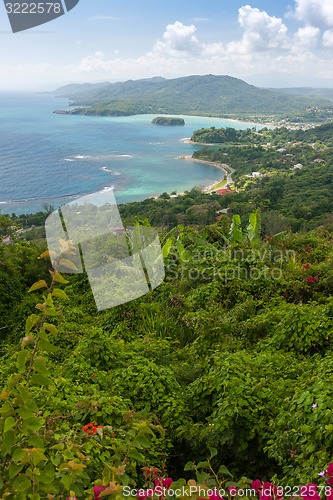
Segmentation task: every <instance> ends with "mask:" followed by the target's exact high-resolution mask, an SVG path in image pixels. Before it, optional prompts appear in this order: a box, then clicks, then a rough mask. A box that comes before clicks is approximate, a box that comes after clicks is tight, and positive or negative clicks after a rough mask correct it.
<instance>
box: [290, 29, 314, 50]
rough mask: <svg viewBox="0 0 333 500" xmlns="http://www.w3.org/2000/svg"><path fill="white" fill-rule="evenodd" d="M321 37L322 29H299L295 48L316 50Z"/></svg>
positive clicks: (295, 39)
mask: <svg viewBox="0 0 333 500" xmlns="http://www.w3.org/2000/svg"><path fill="white" fill-rule="evenodd" d="M319 35H320V29H319V28H315V27H314V26H305V27H304V28H299V29H298V31H297V33H296V35H295V37H294V44H293V48H294V49H296V50H303V49H306V48H314V47H316V45H317V42H318V36H319Z"/></svg>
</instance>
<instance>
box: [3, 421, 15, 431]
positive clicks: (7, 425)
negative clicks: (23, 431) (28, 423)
mask: <svg viewBox="0 0 333 500" xmlns="http://www.w3.org/2000/svg"><path fill="white" fill-rule="evenodd" d="M15 425H16V420H15V418H14V417H7V418H6V420H5V425H4V429H3V432H4V433H6V432H8V431H9V430H10V429H12V428H13V427H14V426H15Z"/></svg>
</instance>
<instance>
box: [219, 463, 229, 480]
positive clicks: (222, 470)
mask: <svg viewBox="0 0 333 500" xmlns="http://www.w3.org/2000/svg"><path fill="white" fill-rule="evenodd" d="M219 474H222V475H223V476H229V477H232V474H231V472H230V471H229V469H227V467H226V466H225V465H221V466H220V468H219Z"/></svg>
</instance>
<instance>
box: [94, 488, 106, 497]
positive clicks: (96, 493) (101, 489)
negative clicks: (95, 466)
mask: <svg viewBox="0 0 333 500" xmlns="http://www.w3.org/2000/svg"><path fill="white" fill-rule="evenodd" d="M106 488H107V487H106V486H94V497H95V498H94V500H100V496H99V495H100V494H101V493H102V491H104V490H105V489H106Z"/></svg>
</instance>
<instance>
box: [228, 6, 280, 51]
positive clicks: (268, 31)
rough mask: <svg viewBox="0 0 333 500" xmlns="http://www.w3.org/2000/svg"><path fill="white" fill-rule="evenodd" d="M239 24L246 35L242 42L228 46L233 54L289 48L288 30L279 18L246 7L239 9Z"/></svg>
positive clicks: (231, 43) (234, 42)
mask: <svg viewBox="0 0 333 500" xmlns="http://www.w3.org/2000/svg"><path fill="white" fill-rule="evenodd" d="M238 22H239V24H240V26H241V27H242V28H243V30H244V34H243V38H242V39H241V40H240V41H233V42H230V43H229V44H228V49H229V51H230V52H232V53H237V52H239V53H249V52H259V51H265V50H268V49H277V48H280V49H284V48H286V47H287V46H288V34H287V33H288V28H287V26H286V25H285V24H284V23H283V21H282V19H280V18H278V17H275V16H270V15H268V14H267V12H265V11H261V10H259V9H257V8H253V7H251V6H250V5H245V6H243V7H241V8H240V9H238Z"/></svg>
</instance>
